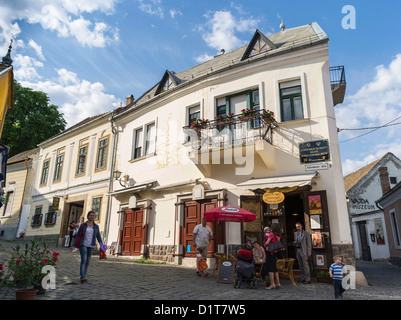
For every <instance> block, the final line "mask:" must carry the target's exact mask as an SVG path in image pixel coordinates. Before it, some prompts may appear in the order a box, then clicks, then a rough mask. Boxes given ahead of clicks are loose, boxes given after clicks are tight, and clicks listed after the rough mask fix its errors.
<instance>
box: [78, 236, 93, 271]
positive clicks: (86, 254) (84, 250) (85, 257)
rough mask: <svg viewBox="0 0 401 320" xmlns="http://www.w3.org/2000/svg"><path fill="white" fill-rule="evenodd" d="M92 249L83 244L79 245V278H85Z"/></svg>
mask: <svg viewBox="0 0 401 320" xmlns="http://www.w3.org/2000/svg"><path fill="white" fill-rule="evenodd" d="M93 249H94V248H90V247H85V246H84V245H83V244H81V245H80V246H79V253H80V254H81V267H80V270H79V271H80V276H81V278H86V272H87V271H88V266H89V261H90V259H91V256H92V252H93Z"/></svg>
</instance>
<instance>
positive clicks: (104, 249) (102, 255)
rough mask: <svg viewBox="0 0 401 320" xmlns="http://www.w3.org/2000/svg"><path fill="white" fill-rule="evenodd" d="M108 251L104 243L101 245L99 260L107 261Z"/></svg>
mask: <svg viewBox="0 0 401 320" xmlns="http://www.w3.org/2000/svg"><path fill="white" fill-rule="evenodd" d="M106 250H107V245H105V244H103V243H102V244H101V245H100V250H99V259H107V256H106Z"/></svg>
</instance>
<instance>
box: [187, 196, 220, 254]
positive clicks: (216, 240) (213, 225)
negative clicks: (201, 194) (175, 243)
mask: <svg viewBox="0 0 401 320" xmlns="http://www.w3.org/2000/svg"><path fill="white" fill-rule="evenodd" d="M216 207H217V199H207V200H200V201H187V202H185V203H184V221H183V225H182V226H181V233H180V235H181V236H180V244H181V245H183V246H184V256H185V257H195V254H196V249H195V247H194V243H193V231H194V228H195V227H196V226H197V225H198V224H200V223H201V222H202V218H203V214H204V213H205V212H206V211H208V210H210V209H213V208H216ZM207 225H208V226H209V227H210V229H211V230H212V232H213V237H212V238H211V240H210V244H209V249H208V252H207V254H208V257H213V254H214V253H215V252H217V249H218V248H217V245H219V244H225V228H224V222H208V223H207ZM188 249H189V250H188Z"/></svg>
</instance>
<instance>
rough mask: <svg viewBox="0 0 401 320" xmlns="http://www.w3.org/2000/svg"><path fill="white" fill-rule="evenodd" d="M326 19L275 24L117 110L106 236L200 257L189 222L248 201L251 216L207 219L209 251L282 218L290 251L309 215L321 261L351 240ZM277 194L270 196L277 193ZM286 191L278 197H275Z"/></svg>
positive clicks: (317, 263)
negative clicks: (276, 28) (292, 25)
mask: <svg viewBox="0 0 401 320" xmlns="http://www.w3.org/2000/svg"><path fill="white" fill-rule="evenodd" d="M328 41H329V38H328V36H327V35H326V33H325V32H324V31H323V30H322V29H321V27H320V26H319V25H318V24H317V23H312V24H310V25H305V26H300V27H297V28H292V29H284V28H282V31H280V32H278V33H276V34H273V35H269V36H266V35H265V34H263V33H262V32H261V31H259V30H256V32H255V34H254V35H253V37H252V39H250V42H249V43H248V44H247V45H245V46H243V47H241V48H238V49H236V50H234V51H231V52H224V50H222V53H221V54H219V55H217V56H215V57H214V58H213V59H211V60H209V61H206V62H204V63H202V64H199V65H197V66H194V67H193V68H190V69H188V70H185V71H181V72H177V73H176V72H174V71H171V70H166V71H165V72H164V74H162V75H161V79H160V81H159V82H158V83H157V84H155V85H154V86H153V87H152V88H150V89H149V90H148V91H146V92H145V93H144V94H143V95H142V96H140V97H139V98H137V99H134V97H132V96H130V97H128V98H127V104H126V106H125V107H123V108H120V109H119V110H116V113H115V114H113V117H112V126H113V133H114V140H115V141H118V143H117V144H116V149H115V163H114V165H113V168H112V171H113V185H112V186H111V191H110V194H111V195H112V206H111V219H110V225H109V234H108V239H107V240H108V244H111V243H113V244H115V245H116V252H117V253H119V254H121V255H130V256H139V255H143V254H146V255H149V256H150V257H151V258H153V259H162V260H167V261H175V262H178V263H184V264H187V263H193V258H194V255H195V249H194V246H193V242H192V241H193V236H192V231H193V229H194V227H195V226H196V225H197V224H199V223H200V222H201V218H202V217H203V214H204V212H205V211H207V210H209V209H211V208H214V207H218V206H223V205H231V206H237V207H238V206H240V207H242V208H245V209H248V210H249V211H252V212H254V213H255V214H256V216H257V219H256V220H255V221H254V222H251V223H235V222H224V223H216V222H210V223H209V225H210V227H211V228H212V230H213V233H214V237H213V239H212V242H211V245H210V247H209V252H208V256H209V257H212V256H213V253H214V252H218V251H219V252H221V251H225V252H227V251H229V252H232V250H234V248H235V247H236V246H237V245H238V244H240V243H244V242H245V241H259V242H260V243H261V241H262V237H263V228H264V227H265V226H266V225H271V224H272V223H279V224H280V225H281V228H282V237H283V241H284V244H285V247H286V250H287V255H288V256H289V257H294V256H295V246H294V239H293V232H294V230H295V223H296V222H298V221H300V222H302V223H303V224H304V226H305V229H306V230H308V231H309V232H311V233H312V236H313V257H312V258H313V267H314V270H319V269H322V270H324V269H327V268H328V266H330V264H331V262H332V256H333V255H335V254H341V255H342V256H344V258H345V261H346V262H347V263H348V264H350V263H351V264H352V263H354V252H353V245H352V238H351V231H350V225H349V220H348V214H347V204H346V198H345V189H344V181H343V177H342V168H341V161H340V153H339V146H338V138H337V126H336V119H335V113H334V106H335V104H338V103H341V102H342V100H343V97H344V92H345V84H346V83H345V75H344V68H343V67H330V63H329V55H328ZM274 192H276V193H278V194H279V197H276V198H275V199H276V200H274V199H273V200H272V198H274V197H271V195H272V193H274ZM277 198H280V199H281V200H280V201H278V200H277Z"/></svg>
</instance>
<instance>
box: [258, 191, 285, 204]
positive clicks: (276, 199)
mask: <svg viewBox="0 0 401 320" xmlns="http://www.w3.org/2000/svg"><path fill="white" fill-rule="evenodd" d="M284 198H285V196H284V193H282V192H266V193H265V194H264V195H263V201H264V202H266V203H268V204H277V203H281V202H283V201H284Z"/></svg>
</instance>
